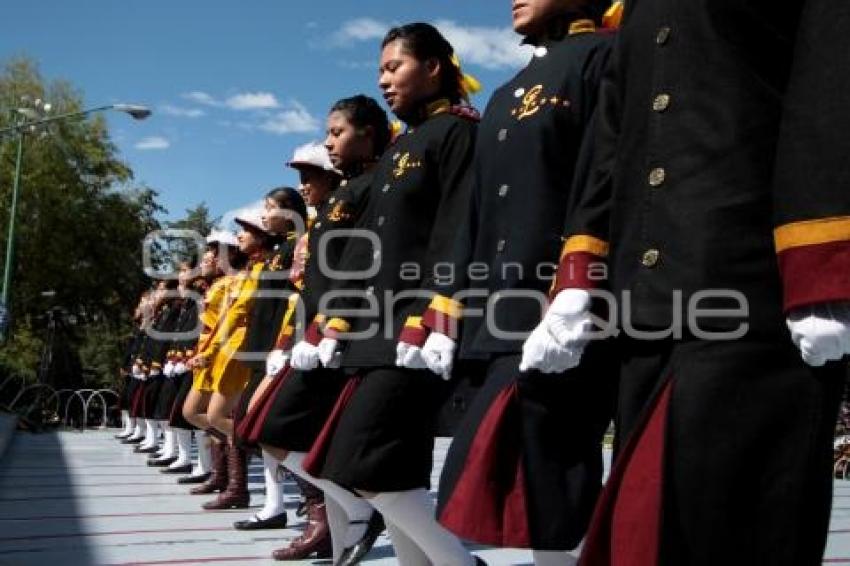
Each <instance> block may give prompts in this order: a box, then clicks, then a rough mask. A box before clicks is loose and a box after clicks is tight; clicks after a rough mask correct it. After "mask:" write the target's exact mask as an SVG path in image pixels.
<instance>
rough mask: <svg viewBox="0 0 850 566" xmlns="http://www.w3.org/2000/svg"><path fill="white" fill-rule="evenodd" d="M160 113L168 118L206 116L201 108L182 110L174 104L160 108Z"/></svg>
mask: <svg viewBox="0 0 850 566" xmlns="http://www.w3.org/2000/svg"><path fill="white" fill-rule="evenodd" d="M159 111H160V112H161V113H162V114H165V115H167V116H177V117H180V118H200V117H201V116H204V115H205V114H206V112H204V111H203V110H201V109H200V108H182V107H180V106H174V105H172V104H163V105H162V106H160V107H159Z"/></svg>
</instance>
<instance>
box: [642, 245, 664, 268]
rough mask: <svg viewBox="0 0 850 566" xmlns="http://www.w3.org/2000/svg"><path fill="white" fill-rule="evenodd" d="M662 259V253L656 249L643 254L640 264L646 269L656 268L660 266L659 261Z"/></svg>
mask: <svg viewBox="0 0 850 566" xmlns="http://www.w3.org/2000/svg"><path fill="white" fill-rule="evenodd" d="M660 258H661V252H659V251H658V250H656V249H651V250H646V251H645V252H643V257H641V259H640V262H641V263H642V264H643V266H644V267H655V266H656V265H658V260H659V259H660Z"/></svg>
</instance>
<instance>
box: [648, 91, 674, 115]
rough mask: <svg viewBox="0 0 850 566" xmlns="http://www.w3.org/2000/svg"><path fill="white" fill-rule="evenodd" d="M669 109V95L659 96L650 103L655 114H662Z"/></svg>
mask: <svg viewBox="0 0 850 566" xmlns="http://www.w3.org/2000/svg"><path fill="white" fill-rule="evenodd" d="M669 107H670V95H669V94H659V95H658V96H656V97H655V99H654V100H653V101H652V109H653V110H655V111H656V112H664V111H665V110H667V109H668V108H669Z"/></svg>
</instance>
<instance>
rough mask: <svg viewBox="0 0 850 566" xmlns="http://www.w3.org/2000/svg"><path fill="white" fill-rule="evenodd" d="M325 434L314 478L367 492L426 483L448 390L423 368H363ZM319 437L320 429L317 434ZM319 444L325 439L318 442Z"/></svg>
mask: <svg viewBox="0 0 850 566" xmlns="http://www.w3.org/2000/svg"><path fill="white" fill-rule="evenodd" d="M360 378H361V381H360V383H359V385H358V386H357V388H356V389H355V390H354V392H353V394H352V395H351V397H350V398H349V399H348V401H347V403H346V404H345V407H344V408H340V409H341V412H340V413H339V419H338V421H337V423H336V426H335V428H334V430H333V431H330V434H328V435H327V441H326V443H327V446H316V445H314V446H313V448H312V449H311V452H312V451H313V450H317V451H321V452H324V458H323V461H322V464H321V467H320V469H319V470H316V469H312V470H311V471H313V472H314V473H318V475H319V477H323V478H326V479H329V480H331V481H333V482H335V483H337V484H339V485H341V486H344V487H346V488H349V489H360V490H365V491H372V492H391V491H407V490H410V489H417V488H428V487H430V483H431V468H432V465H433V457H434V454H433V452H434V434H435V431H436V424H437V415H438V413H439V411H440V407H441V405H442V403H443V401H444V400H445V397H446V395H447V393H448V391H449V388H448V385H447V383H446V382H445V381H443V379H442V378H441V377H439V376H437V375H435V374H433V373H432V372H430V371H428V370H409V369H401V368H397V367H386V368H370V369H368V370H363V373H362V374H361V376H360ZM322 436H325V434H324V432H323V435H322ZM323 444H325V443H323Z"/></svg>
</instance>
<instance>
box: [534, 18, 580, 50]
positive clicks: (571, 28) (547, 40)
mask: <svg viewBox="0 0 850 566" xmlns="http://www.w3.org/2000/svg"><path fill="white" fill-rule="evenodd" d="M595 31H596V22H594V21H593V20H591V19H590V18H583V17H578V16H572V17H567V18H561V19H558V20H556V21H554V22H553V23H552V25H550V26H549V29H548V30H547V31H546V33H545V34H543V35H542V36H531V35H529V36H526V37H525V38H524V39H523V40H522V43H521V45H532V46H534V47H543V48H547V47H548V46H549V45H552V44H553V43H557V42H559V41H563V39H564V38H565V37H567V36H571V35H578V34H582V33H593V32H595Z"/></svg>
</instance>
